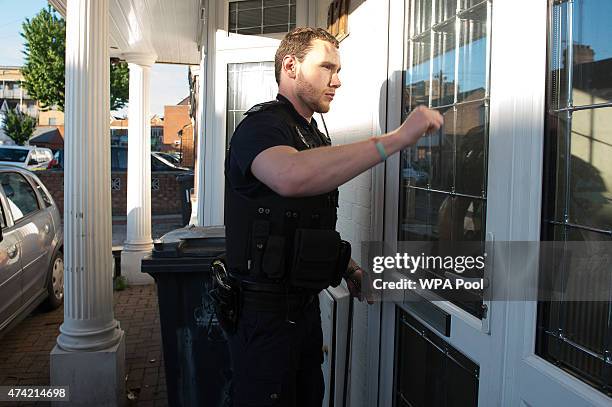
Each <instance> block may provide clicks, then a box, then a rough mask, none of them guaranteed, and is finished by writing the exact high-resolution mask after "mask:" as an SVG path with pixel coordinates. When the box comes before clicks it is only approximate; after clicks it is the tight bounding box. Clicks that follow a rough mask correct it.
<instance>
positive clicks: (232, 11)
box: [228, 3, 238, 32]
mask: <svg viewBox="0 0 612 407" xmlns="http://www.w3.org/2000/svg"><path fill="white" fill-rule="evenodd" d="M237 22H238V17H237V16H236V3H230V4H229V16H228V28H229V31H231V32H235V31H236V28H237V27H236V24H237Z"/></svg>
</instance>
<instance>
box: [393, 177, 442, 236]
mask: <svg viewBox="0 0 612 407" xmlns="http://www.w3.org/2000/svg"><path fill="white" fill-rule="evenodd" d="M401 194H402V195H403V200H402V202H401V203H402V207H401V208H400V215H401V222H402V223H401V225H400V234H399V240H415V241H428V240H438V235H439V233H438V220H439V219H440V220H441V221H442V222H444V221H445V218H446V217H450V216H451V210H452V207H451V202H450V196H448V195H446V194H442V193H436V192H428V191H423V190H420V189H414V188H403V189H402V191H401Z"/></svg>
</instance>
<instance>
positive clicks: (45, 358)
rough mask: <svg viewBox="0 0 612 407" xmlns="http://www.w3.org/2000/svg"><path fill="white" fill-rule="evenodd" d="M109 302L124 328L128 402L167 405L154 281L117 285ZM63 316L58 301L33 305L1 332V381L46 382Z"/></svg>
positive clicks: (35, 383) (138, 404)
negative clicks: (52, 306) (41, 308)
mask: <svg viewBox="0 0 612 407" xmlns="http://www.w3.org/2000/svg"><path fill="white" fill-rule="evenodd" d="M114 303H115V318H117V319H118V320H119V321H120V322H121V327H122V329H123V330H124V331H125V333H126V372H127V375H128V378H127V386H126V389H127V390H128V394H127V395H126V397H128V399H129V401H128V404H127V405H128V406H167V401H166V379H165V374H164V367H163V359H162V346H161V332H160V325H159V311H158V306H157V292H156V288H155V285H146V286H132V287H128V288H127V289H126V290H124V291H116V292H114ZM63 318H64V308H63V307H60V308H58V309H57V310H55V311H53V312H50V313H41V312H38V311H37V312H34V313H33V314H31V315H30V316H28V317H27V318H26V319H25V320H23V321H22V322H21V323H20V324H19V325H18V326H17V327H16V328H15V329H13V330H12V331H11V332H9V333H8V334H6V335H5V336H4V337H3V338H0V385H2V386H10V385H19V386H26V385H40V386H48V385H49V352H51V349H53V346H54V345H55V340H56V338H57V335H58V334H59V326H60V325H61V323H62V321H63ZM3 404H4V403H2V402H0V405H3ZM4 405H6V404H4ZM19 405H20V406H33V405H36V406H45V405H50V404H49V403H44V402H38V403H19Z"/></svg>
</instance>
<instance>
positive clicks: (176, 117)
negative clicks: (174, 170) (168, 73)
mask: <svg viewBox="0 0 612 407" xmlns="http://www.w3.org/2000/svg"><path fill="white" fill-rule="evenodd" d="M190 111H191V105H190V103H189V97H186V98H185V99H183V100H181V101H180V102H179V103H178V104H177V105H176V106H164V137H163V147H162V148H163V150H164V151H176V152H178V153H181V157H182V165H183V166H185V167H193V166H194V162H195V148H194V146H195V137H194V133H193V122H192V120H191V117H190V115H189V114H190Z"/></svg>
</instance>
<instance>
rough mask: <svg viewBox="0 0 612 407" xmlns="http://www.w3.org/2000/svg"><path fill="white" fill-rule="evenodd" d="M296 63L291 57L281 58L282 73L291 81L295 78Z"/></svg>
mask: <svg viewBox="0 0 612 407" xmlns="http://www.w3.org/2000/svg"><path fill="white" fill-rule="evenodd" d="M296 65H297V61H296V59H295V57H294V56H293V55H285V57H284V58H283V65H282V66H283V71H285V73H286V74H287V76H288V77H289V78H291V79H295V77H296V75H297V74H296V68H297V66H296Z"/></svg>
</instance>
